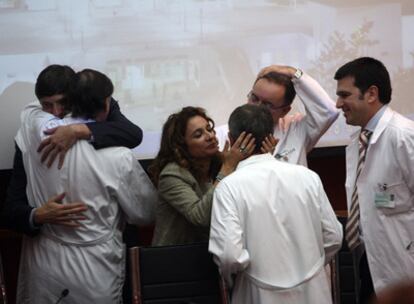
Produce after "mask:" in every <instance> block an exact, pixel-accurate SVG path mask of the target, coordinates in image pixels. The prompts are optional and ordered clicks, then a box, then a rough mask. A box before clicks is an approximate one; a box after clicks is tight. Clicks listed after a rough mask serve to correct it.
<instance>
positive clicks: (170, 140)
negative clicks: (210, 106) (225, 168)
mask: <svg viewBox="0 0 414 304" xmlns="http://www.w3.org/2000/svg"><path fill="white" fill-rule="evenodd" d="M195 116H201V117H203V118H204V119H205V120H207V121H208V122H209V123H210V124H211V126H212V127H213V129H214V121H213V120H212V119H211V118H210V117H208V116H207V114H206V111H205V110H204V109H202V108H198V107H184V108H182V110H181V111H180V112H177V113H174V114H171V115H170V116H169V117H168V119H167V121H166V122H165V123H164V126H163V128H162V135H161V144H160V150H159V152H158V154H157V156H156V158H155V159H154V161H153V163H152V164H151V165H150V166H149V168H148V171H149V173H150V175H151V178H152V180H153V182H154V183H155V184H156V185H158V180H159V176H160V173H161V171H162V169H164V167H165V166H166V165H167V164H168V163H170V162H175V163H177V164H178V165H179V166H180V167H183V168H185V169H187V170H189V171H190V172H191V173H192V174H193V175H194V177H195V178H196V179H197V180H198V181H200V180H201V179H202V178H203V176H202V172H201V167H200V166H199V164H198V162H197V160H196V159H194V158H193V157H192V156H191V155H190V153H189V151H188V147H187V144H186V142H185V132H186V129H187V124H188V121H189V120H190V119H191V118H193V117H195ZM220 165H221V162H220V160H219V157H218V156H214V157H213V158H212V162H211V165H210V168H209V177H211V178H214V177H215V175H217V173H218V169H219V168H220Z"/></svg>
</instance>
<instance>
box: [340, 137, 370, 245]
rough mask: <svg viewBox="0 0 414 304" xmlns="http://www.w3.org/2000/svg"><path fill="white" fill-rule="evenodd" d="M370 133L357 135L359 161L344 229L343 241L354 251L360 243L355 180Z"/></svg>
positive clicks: (359, 171) (363, 160)
mask: <svg viewBox="0 0 414 304" xmlns="http://www.w3.org/2000/svg"><path fill="white" fill-rule="evenodd" d="M371 134H372V132H371V131H368V130H363V131H362V132H361V134H360V135H359V160H358V166H357V171H356V177H355V186H354V191H353V192H352V200H351V210H350V211H349V215H348V221H347V223H346V227H345V239H346V241H347V243H348V247H349V249H351V250H354V249H355V248H356V247H358V245H359V244H360V243H361V240H360V238H359V202H358V190H357V180H358V177H359V175H360V174H361V171H362V168H363V167H364V162H365V155H366V153H367V147H368V141H369V138H370V136H371Z"/></svg>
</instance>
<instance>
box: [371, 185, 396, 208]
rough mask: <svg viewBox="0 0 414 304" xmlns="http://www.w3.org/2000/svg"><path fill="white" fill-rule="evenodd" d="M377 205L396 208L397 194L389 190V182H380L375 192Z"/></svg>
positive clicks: (378, 206)
mask: <svg viewBox="0 0 414 304" xmlns="http://www.w3.org/2000/svg"><path fill="white" fill-rule="evenodd" d="M375 206H376V207H377V208H395V195H394V194H393V193H390V192H389V191H388V186H387V184H378V191H377V192H375Z"/></svg>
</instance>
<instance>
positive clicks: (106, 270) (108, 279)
mask: <svg viewBox="0 0 414 304" xmlns="http://www.w3.org/2000/svg"><path fill="white" fill-rule="evenodd" d="M21 119H22V125H21V128H20V129H19V131H18V134H17V136H16V143H17V145H18V146H19V148H20V149H21V151H22V154H23V162H24V167H25V171H26V175H27V180H28V184H27V196H28V200H29V202H30V204H31V205H32V206H33V207H40V206H41V205H42V204H43V203H44V202H46V201H47V200H48V199H49V198H50V197H52V196H54V195H56V194H58V193H62V192H66V197H65V200H64V202H77V201H82V202H84V203H85V204H86V205H87V206H88V210H87V212H86V213H85V215H86V217H87V219H86V220H85V221H81V222H80V223H81V227H79V228H67V227H64V226H60V225H48V224H45V225H43V227H42V229H41V232H40V234H39V235H38V236H37V237H34V238H24V242H23V248H22V254H21V262H20V272H19V282H18V294H17V303H41V304H45V303H55V302H56V301H57V299H58V298H59V296H60V294H61V292H62V291H63V290H64V289H68V290H69V295H68V296H67V297H66V298H64V299H63V300H62V301H61V303H94V302H95V303H100V304H101V303H121V302H122V285H123V282H124V268H125V245H124V244H123V243H122V229H123V224H124V222H125V221H127V222H129V223H132V224H146V223H150V222H151V221H152V220H153V219H154V204H155V202H156V200H157V193H156V190H155V188H154V187H153V185H152V184H151V182H150V180H149V178H148V176H147V175H146V174H145V172H144V171H143V169H142V168H141V167H140V166H139V164H138V162H137V161H136V159H135V158H134V156H133V154H132V152H131V151H130V150H129V149H126V148H121V147H119V148H107V149H102V150H95V149H94V148H93V146H92V145H90V144H89V143H88V142H87V141H78V142H77V143H76V144H75V145H74V146H73V147H72V148H71V149H70V150H69V151H68V152H67V154H66V158H65V162H64V165H63V168H62V169H61V170H58V169H57V164H56V163H55V164H54V165H53V166H52V168H50V169H48V168H47V167H46V165H45V164H41V163H40V154H39V153H37V152H36V149H37V147H38V146H39V143H40V141H41V139H42V138H43V129H44V128H45V126H46V125H47V124H49V123H50V121H52V122H53V120H56V118H55V117H54V116H52V115H51V114H48V113H45V112H43V111H41V108H40V107H39V105H34V104H31V105H29V106H28V107H26V109H25V110H23V112H22V116H21ZM66 120H67V122H70V121H71V119H70V118H68V119H66Z"/></svg>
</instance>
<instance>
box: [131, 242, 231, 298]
mask: <svg viewBox="0 0 414 304" xmlns="http://www.w3.org/2000/svg"><path fill="white" fill-rule="evenodd" d="M129 252H130V272H131V275H130V277H131V287H132V303H134V304H161V303H170V304H178V303H180V304H184V303H188V304H204V303H205V304H214V303H228V302H227V292H226V290H225V288H224V284H223V281H222V280H221V277H220V275H219V273H218V269H217V266H216V265H215V263H214V262H213V259H212V256H211V254H210V253H209V252H208V245H207V244H204V243H203V244H190V245H179V246H163V247H133V248H130V251H129Z"/></svg>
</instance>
